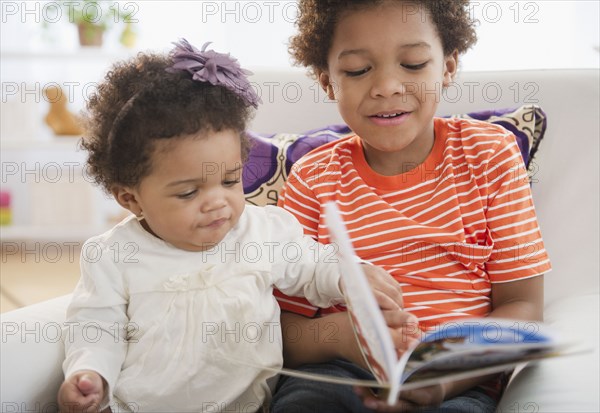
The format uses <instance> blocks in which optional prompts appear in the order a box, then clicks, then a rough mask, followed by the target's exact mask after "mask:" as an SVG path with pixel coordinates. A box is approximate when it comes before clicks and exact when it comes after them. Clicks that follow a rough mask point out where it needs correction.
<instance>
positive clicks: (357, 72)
mask: <svg viewBox="0 0 600 413" xmlns="http://www.w3.org/2000/svg"><path fill="white" fill-rule="evenodd" d="M369 69H370V68H368V67H367V68H365V69H361V70H346V71H345V72H344V73H345V74H346V76H348V77H358V76H361V75H364V74H365V73H367V72H368V71H369Z"/></svg>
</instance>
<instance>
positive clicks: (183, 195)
mask: <svg viewBox="0 0 600 413" xmlns="http://www.w3.org/2000/svg"><path fill="white" fill-rule="evenodd" d="M197 192H198V190H197V189H194V190H193V191H187V192H183V193H181V194H177V198H179V199H191V198H193V197H194V195H196V193H197Z"/></svg>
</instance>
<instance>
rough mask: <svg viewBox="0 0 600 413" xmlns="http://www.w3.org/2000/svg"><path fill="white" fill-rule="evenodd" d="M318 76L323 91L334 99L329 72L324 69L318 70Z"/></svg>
mask: <svg viewBox="0 0 600 413" xmlns="http://www.w3.org/2000/svg"><path fill="white" fill-rule="evenodd" d="M318 76H319V84H320V85H321V87H322V88H323V90H324V91H325V93H327V97H328V98H329V99H330V100H335V92H334V91H333V85H332V84H331V78H330V77H329V73H327V72H326V71H320V72H319V73H318Z"/></svg>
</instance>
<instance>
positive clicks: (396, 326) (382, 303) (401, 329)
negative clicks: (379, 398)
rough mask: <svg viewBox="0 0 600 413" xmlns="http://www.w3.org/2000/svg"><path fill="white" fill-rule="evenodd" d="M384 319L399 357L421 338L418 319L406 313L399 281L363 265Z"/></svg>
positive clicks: (379, 269)
mask: <svg viewBox="0 0 600 413" xmlns="http://www.w3.org/2000/svg"><path fill="white" fill-rule="evenodd" d="M361 265H362V269H363V271H364V273H365V275H366V276H367V279H368V281H369V284H370V285H371V288H372V289H373V293H374V294H375V299H376V300H377V303H378V304H379V307H380V308H381V312H382V313H383V318H384V319H385V322H386V324H387V326H388V328H389V330H390V333H391V335H392V339H393V341H394V347H395V348H396V351H397V352H398V357H400V355H401V354H402V353H403V352H404V351H405V350H406V349H407V348H408V347H409V346H412V345H413V344H414V343H415V341H416V340H419V339H420V337H421V330H420V329H419V322H418V320H417V317H415V316H414V315H412V314H411V313H409V312H407V311H404V302H403V299H402V288H401V287H400V284H398V281H396V280H395V279H394V277H392V275H391V274H390V273H388V272H387V271H385V270H384V269H383V268H380V267H377V266H375V265H369V264H361Z"/></svg>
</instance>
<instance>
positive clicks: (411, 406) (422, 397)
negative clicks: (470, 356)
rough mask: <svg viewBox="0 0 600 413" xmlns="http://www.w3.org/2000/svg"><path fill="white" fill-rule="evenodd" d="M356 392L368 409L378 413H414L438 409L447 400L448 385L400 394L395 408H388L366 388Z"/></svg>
mask: <svg viewBox="0 0 600 413" xmlns="http://www.w3.org/2000/svg"><path fill="white" fill-rule="evenodd" d="M354 391H355V392H356V394H358V396H359V397H360V398H361V399H362V401H363V403H364V404H365V406H366V407H368V408H369V409H371V410H374V411H376V412H413V411H421V410H422V409H424V408H426V407H437V406H439V405H440V404H442V402H443V401H444V399H445V398H446V391H447V389H446V385H445V384H435V385H433V386H428V387H422V388H420V389H415V390H409V391H405V392H401V393H400V398H399V399H398V401H397V402H396V404H395V405H393V406H388V404H387V403H386V401H385V400H381V399H379V398H378V397H377V396H376V395H374V394H373V393H372V392H371V391H370V390H369V389H367V388H365V387H355V388H354Z"/></svg>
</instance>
